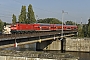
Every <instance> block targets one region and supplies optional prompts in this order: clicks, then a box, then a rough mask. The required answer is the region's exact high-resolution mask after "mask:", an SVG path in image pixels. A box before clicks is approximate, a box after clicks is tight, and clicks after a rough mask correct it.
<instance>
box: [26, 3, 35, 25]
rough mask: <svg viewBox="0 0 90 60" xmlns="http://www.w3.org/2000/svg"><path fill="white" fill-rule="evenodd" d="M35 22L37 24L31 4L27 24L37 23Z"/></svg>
mask: <svg viewBox="0 0 90 60" xmlns="http://www.w3.org/2000/svg"><path fill="white" fill-rule="evenodd" d="M35 22H36V19H35V15H34V12H33V8H32V5H31V4H30V5H29V6H28V13H27V23H35Z"/></svg>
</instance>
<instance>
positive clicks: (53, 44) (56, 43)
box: [36, 38, 66, 52]
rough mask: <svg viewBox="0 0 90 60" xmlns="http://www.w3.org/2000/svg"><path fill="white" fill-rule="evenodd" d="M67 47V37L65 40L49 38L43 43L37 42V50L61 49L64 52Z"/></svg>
mask: <svg viewBox="0 0 90 60" xmlns="http://www.w3.org/2000/svg"><path fill="white" fill-rule="evenodd" d="M65 49H66V39H65V38H64V39H63V40H59V39H56V40H54V39H53V40H48V41H44V42H41V43H39V42H38V43H36V50H61V51H62V52H64V51H65Z"/></svg>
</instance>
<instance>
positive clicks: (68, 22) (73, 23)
mask: <svg viewBox="0 0 90 60" xmlns="http://www.w3.org/2000/svg"><path fill="white" fill-rule="evenodd" d="M65 23H66V25H75V22H73V21H66V22H65Z"/></svg>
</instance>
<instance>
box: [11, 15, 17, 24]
mask: <svg viewBox="0 0 90 60" xmlns="http://www.w3.org/2000/svg"><path fill="white" fill-rule="evenodd" d="M16 22H17V21H16V16H15V15H14V14H13V16H12V23H13V24H15V23H16Z"/></svg>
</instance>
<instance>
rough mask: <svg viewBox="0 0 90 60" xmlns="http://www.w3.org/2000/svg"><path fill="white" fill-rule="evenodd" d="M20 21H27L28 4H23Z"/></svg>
mask: <svg viewBox="0 0 90 60" xmlns="http://www.w3.org/2000/svg"><path fill="white" fill-rule="evenodd" d="M18 22H19V23H25V22H26V6H22V8H21V13H20V15H19V19H18Z"/></svg>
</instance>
